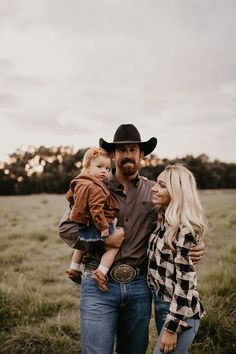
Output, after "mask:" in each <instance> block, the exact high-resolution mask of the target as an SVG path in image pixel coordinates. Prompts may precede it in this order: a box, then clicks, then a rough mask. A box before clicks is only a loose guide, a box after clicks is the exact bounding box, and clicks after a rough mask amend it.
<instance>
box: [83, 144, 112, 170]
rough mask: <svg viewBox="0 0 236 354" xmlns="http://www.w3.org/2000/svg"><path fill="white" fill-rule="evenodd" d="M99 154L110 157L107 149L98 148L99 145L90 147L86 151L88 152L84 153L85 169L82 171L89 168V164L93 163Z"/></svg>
mask: <svg viewBox="0 0 236 354" xmlns="http://www.w3.org/2000/svg"><path fill="white" fill-rule="evenodd" d="M99 156H103V157H107V158H108V159H109V158H110V154H109V153H108V152H107V151H105V150H103V149H101V148H98V147H91V148H89V149H88V150H87V151H86V153H85V154H84V157H83V163H82V166H83V169H82V172H85V170H86V169H87V168H89V166H90V164H91V161H92V160H94V159H96V158H97V157H99Z"/></svg>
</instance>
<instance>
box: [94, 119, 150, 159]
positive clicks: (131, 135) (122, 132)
mask: <svg viewBox="0 0 236 354" xmlns="http://www.w3.org/2000/svg"><path fill="white" fill-rule="evenodd" d="M118 144H138V145H139V146H140V150H141V151H143V153H144V156H146V155H148V154H150V153H151V152H152V151H153V150H154V149H155V147H156V145H157V139H156V138H154V137H152V138H151V139H149V140H148V141H141V136H140V134H139V131H138V129H137V128H136V127H135V126H134V125H133V124H122V125H120V126H119V128H117V130H116V132H115V135H114V138H113V142H112V143H108V142H107V141H105V140H104V139H103V138H100V139H99V146H100V148H102V149H104V150H106V151H108V152H111V151H114V150H115V148H116V145H118Z"/></svg>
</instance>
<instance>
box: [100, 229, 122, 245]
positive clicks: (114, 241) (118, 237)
mask: <svg viewBox="0 0 236 354" xmlns="http://www.w3.org/2000/svg"><path fill="white" fill-rule="evenodd" d="M123 240H124V229H123V227H117V228H116V231H115V232H114V234H113V235H112V237H110V238H108V239H107V240H106V241H105V244H106V246H108V247H111V248H120V246H121V244H122V242H123Z"/></svg>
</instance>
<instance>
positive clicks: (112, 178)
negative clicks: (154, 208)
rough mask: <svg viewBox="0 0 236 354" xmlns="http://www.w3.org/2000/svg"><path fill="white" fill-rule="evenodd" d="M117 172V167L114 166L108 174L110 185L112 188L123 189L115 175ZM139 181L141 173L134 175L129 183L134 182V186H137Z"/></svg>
mask: <svg viewBox="0 0 236 354" xmlns="http://www.w3.org/2000/svg"><path fill="white" fill-rule="evenodd" d="M115 172H116V169H115V168H113V169H112V170H111V172H110V173H109V175H108V184H109V187H110V188H111V190H122V191H123V185H122V184H121V183H120V182H119V181H117V179H116V177H115ZM139 181H140V176H139V174H137V176H136V177H134V178H133V179H132V180H131V181H130V182H129V183H132V184H133V185H134V186H137V185H138V183H139Z"/></svg>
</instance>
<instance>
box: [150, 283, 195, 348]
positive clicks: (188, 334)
mask: <svg viewBox="0 0 236 354" xmlns="http://www.w3.org/2000/svg"><path fill="white" fill-rule="evenodd" d="M152 295H153V300H154V306H155V321H156V327H157V331H158V333H159V334H161V331H162V328H163V325H164V322H165V319H166V316H167V315H168V313H169V303H167V302H165V301H164V300H163V299H162V296H161V294H160V293H159V292H158V291H155V290H154V291H152ZM186 322H188V323H189V324H190V325H191V326H192V328H190V329H188V330H186V331H183V332H181V333H180V334H178V338H177V346H176V348H175V350H174V351H173V352H171V353H172V354H188V349H189V348H190V346H191V344H192V342H193V340H194V337H195V336H196V334H197V331H198V328H199V324H200V320H199V319H194V318H189V319H188V320H186ZM153 353H154V354H162V352H161V351H160V335H159V337H158V341H157V344H156V346H155V349H154V352H153Z"/></svg>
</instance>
